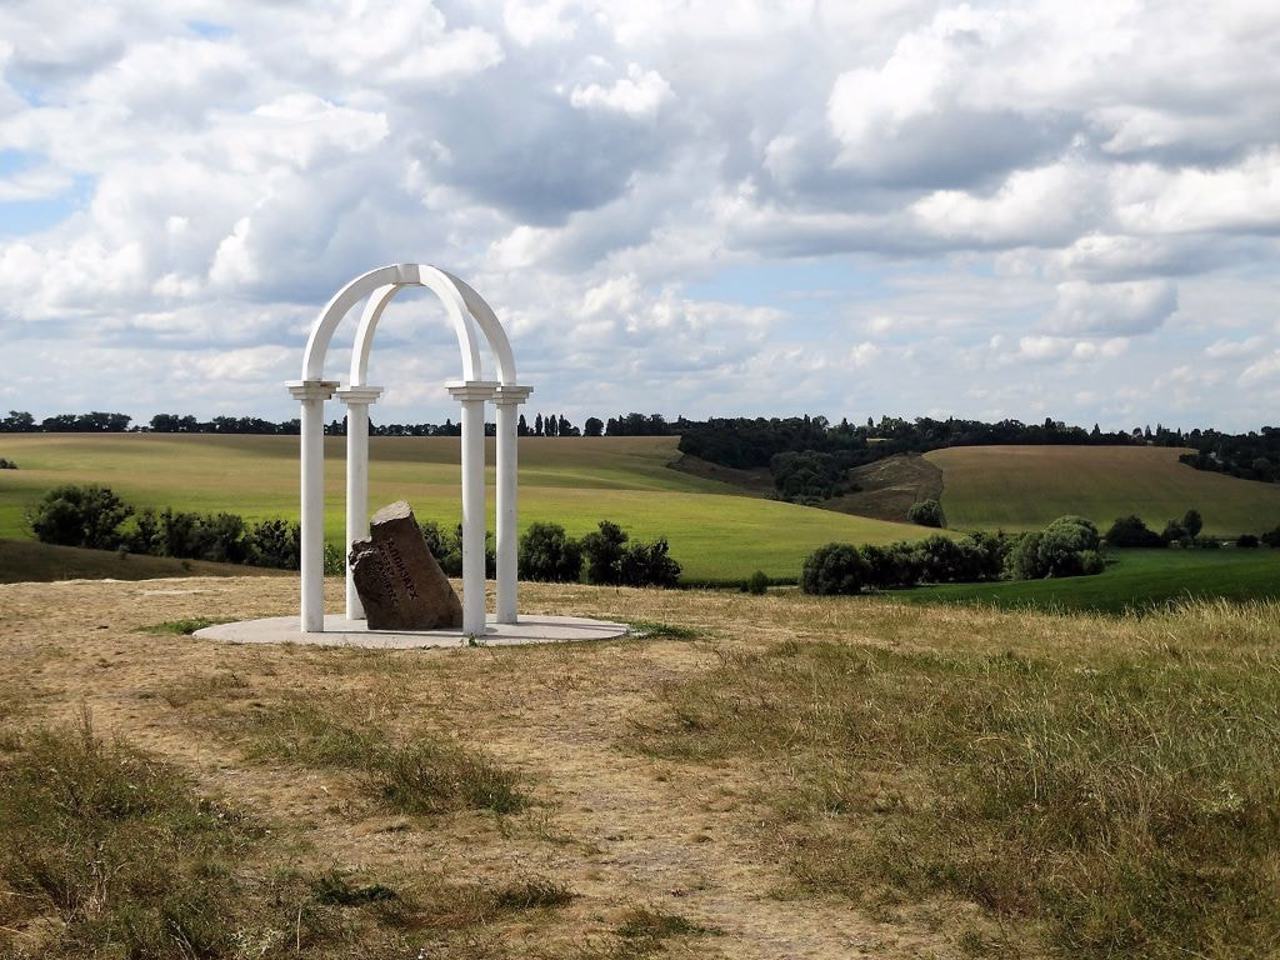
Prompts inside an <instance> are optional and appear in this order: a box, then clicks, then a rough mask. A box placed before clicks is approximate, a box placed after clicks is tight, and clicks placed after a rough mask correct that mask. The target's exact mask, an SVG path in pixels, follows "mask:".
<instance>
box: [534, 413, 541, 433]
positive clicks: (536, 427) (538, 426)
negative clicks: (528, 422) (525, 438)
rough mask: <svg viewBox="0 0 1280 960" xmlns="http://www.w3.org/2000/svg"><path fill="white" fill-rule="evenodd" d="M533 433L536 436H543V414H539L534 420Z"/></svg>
mask: <svg viewBox="0 0 1280 960" xmlns="http://www.w3.org/2000/svg"><path fill="white" fill-rule="evenodd" d="M533 435H534V436H535V437H540V436H542V414H538V416H537V417H536V418H534V421H533Z"/></svg>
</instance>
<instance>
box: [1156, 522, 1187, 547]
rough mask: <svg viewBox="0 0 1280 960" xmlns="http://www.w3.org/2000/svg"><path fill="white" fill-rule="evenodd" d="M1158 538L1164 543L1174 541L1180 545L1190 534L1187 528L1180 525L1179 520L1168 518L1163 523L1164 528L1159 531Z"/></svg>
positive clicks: (1170, 543)
mask: <svg viewBox="0 0 1280 960" xmlns="http://www.w3.org/2000/svg"><path fill="white" fill-rule="evenodd" d="M1160 539H1161V540H1163V541H1164V542H1165V544H1166V545H1172V544H1175V543H1176V544H1178V545H1179V546H1181V545H1182V544H1184V543H1186V542H1187V541H1188V540H1190V539H1191V534H1190V533H1188V532H1187V528H1186V527H1184V526H1183V525H1182V521H1181V520H1170V521H1169V522H1168V523H1166V524H1165V525H1164V530H1162V531H1161V532H1160Z"/></svg>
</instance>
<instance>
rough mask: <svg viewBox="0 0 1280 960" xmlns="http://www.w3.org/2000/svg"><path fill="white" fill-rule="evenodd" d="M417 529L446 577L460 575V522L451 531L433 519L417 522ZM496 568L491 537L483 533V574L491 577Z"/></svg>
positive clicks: (496, 559)
mask: <svg viewBox="0 0 1280 960" xmlns="http://www.w3.org/2000/svg"><path fill="white" fill-rule="evenodd" d="M418 529H420V530H421V531H422V538H423V539H424V540H425V541H426V542H427V549H428V550H430V551H431V555H432V556H433V557H435V558H436V562H437V563H439V564H440V569H441V570H443V571H444V574H445V576H446V577H460V576H462V524H457V525H455V526H454V528H453V531H452V532H447V531H444V530H441V529H440V524H438V523H436V522H435V521H434V520H427V521H422V522H419V524H418ZM497 569H498V558H497V554H495V553H494V550H493V544H492V542H491V537H490V535H489V534H488V533H486V534H485V540H484V575H485V576H486V577H488V578H489V579H493V577H494V575H495V574H496V573H497Z"/></svg>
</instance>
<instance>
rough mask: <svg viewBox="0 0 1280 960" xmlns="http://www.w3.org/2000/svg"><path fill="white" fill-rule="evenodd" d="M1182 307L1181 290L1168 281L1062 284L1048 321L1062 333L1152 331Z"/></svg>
mask: <svg viewBox="0 0 1280 960" xmlns="http://www.w3.org/2000/svg"><path fill="white" fill-rule="evenodd" d="M1177 307H1178V290H1177V287H1175V286H1174V285H1173V284H1172V283H1170V282H1169V281H1167V280H1134V281H1129V282H1124V283H1087V282H1084V281H1080V280H1070V281H1067V282H1065V283H1060V284H1058V290H1057V302H1056V303H1055V305H1054V308H1053V312H1052V313H1051V314H1050V316H1049V318H1048V320H1047V326H1048V327H1049V329H1051V330H1054V331H1056V332H1058V333H1075V334H1083V333H1093V334H1101V333H1112V334H1132V333H1149V332H1151V331H1152V330H1155V329H1156V328H1157V327H1159V326H1160V325H1161V324H1163V323H1164V322H1165V320H1167V319H1168V318H1169V316H1170V315H1171V314H1172V313H1173V312H1174V310H1176V309H1177Z"/></svg>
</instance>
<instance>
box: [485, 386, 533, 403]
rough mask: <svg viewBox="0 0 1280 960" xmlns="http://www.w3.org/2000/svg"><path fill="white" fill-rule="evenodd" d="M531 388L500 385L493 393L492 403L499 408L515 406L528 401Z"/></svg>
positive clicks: (531, 391)
mask: <svg viewBox="0 0 1280 960" xmlns="http://www.w3.org/2000/svg"><path fill="white" fill-rule="evenodd" d="M531 393H533V387H520V386H516V385H515V384H514V383H500V384H498V387H497V389H496V390H495V391H494V396H493V402H494V403H496V404H497V405H498V406H500V407H507V406H512V407H514V406H517V405H518V404H521V403H524V402H525V401H526V400H528V399H529V394H531Z"/></svg>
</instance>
